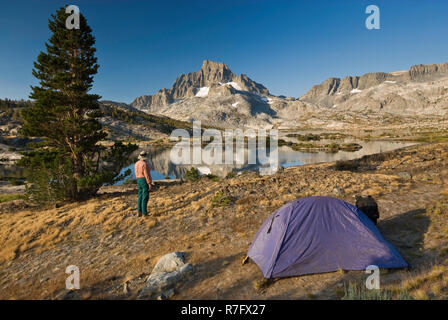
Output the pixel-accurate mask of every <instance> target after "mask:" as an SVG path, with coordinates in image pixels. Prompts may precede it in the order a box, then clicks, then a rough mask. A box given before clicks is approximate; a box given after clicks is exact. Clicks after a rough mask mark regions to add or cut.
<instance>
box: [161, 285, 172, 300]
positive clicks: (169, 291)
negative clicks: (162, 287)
mask: <svg viewBox="0 0 448 320" xmlns="http://www.w3.org/2000/svg"><path fill="white" fill-rule="evenodd" d="M162 295H163V296H165V298H167V299H170V298H171V297H172V296H174V289H173V288H171V289H168V290H166V291H164V292H163V293H162Z"/></svg>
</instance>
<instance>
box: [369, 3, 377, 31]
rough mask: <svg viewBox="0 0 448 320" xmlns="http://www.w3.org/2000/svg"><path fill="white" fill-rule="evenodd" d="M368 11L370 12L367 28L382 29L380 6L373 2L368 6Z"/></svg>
mask: <svg viewBox="0 0 448 320" xmlns="http://www.w3.org/2000/svg"><path fill="white" fill-rule="evenodd" d="M366 13H367V14H370V16H368V17H367V19H366V28H367V29H369V30H373V29H380V28H381V26H380V8H378V6H375V5H373V4H372V5H370V6H368V7H367V8H366Z"/></svg>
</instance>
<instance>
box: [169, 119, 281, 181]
mask: <svg viewBox="0 0 448 320" xmlns="http://www.w3.org/2000/svg"><path fill="white" fill-rule="evenodd" d="M267 139H269V147H267ZM170 140H171V141H178V142H177V143H176V145H175V146H174V147H173V148H172V149H171V152H170V160H171V162H172V163H173V164H176V165H188V164H197V165H198V164H206V165H213V164H215V165H221V164H228V165H232V164H237V165H243V164H245V163H246V162H245V158H246V154H247V160H248V161H247V163H248V164H258V165H260V167H259V168H260V169H259V171H260V174H272V173H275V172H276V171H277V168H278V131H277V130H270V131H269V138H268V137H267V135H266V130H263V129H260V130H257V132H256V131H255V130H253V129H247V130H245V131H243V130H241V129H235V130H233V129H226V130H225V131H224V139H223V137H222V134H221V131H219V130H217V129H206V130H204V132H203V133H202V129H201V121H194V122H193V139H192V140H191V137H190V133H189V132H188V131H187V130H185V129H176V130H174V131H173V132H172V133H171V137H170ZM179 140H180V141H179ZM211 140H212V141H211ZM246 140H247V148H246V147H245V145H246ZM191 141H192V143H191ZM203 143H208V144H207V145H206V146H205V147H204V148H202V144H203ZM235 144H236V146H235ZM234 150H235V152H234ZM268 150H269V155H268ZM257 151H258V152H257ZM257 156H258V162H257ZM267 166H268V167H267Z"/></svg>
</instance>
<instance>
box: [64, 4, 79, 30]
mask: <svg viewBox="0 0 448 320" xmlns="http://www.w3.org/2000/svg"><path fill="white" fill-rule="evenodd" d="M65 13H67V14H70V15H69V16H68V17H67V19H65V27H66V28H67V29H69V30H72V29H79V8H78V6H75V5H69V6H67V8H65Z"/></svg>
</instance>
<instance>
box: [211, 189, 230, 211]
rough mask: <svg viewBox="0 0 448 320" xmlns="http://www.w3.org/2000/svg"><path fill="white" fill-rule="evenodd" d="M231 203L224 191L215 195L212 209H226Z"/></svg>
mask: <svg viewBox="0 0 448 320" xmlns="http://www.w3.org/2000/svg"><path fill="white" fill-rule="evenodd" d="M230 202H231V199H230V197H228V196H227V195H226V194H225V193H224V192H223V191H222V190H221V191H218V192H217V193H215V195H214V196H213V198H212V207H214V208H216V207H225V206H227V205H229V204H230Z"/></svg>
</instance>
